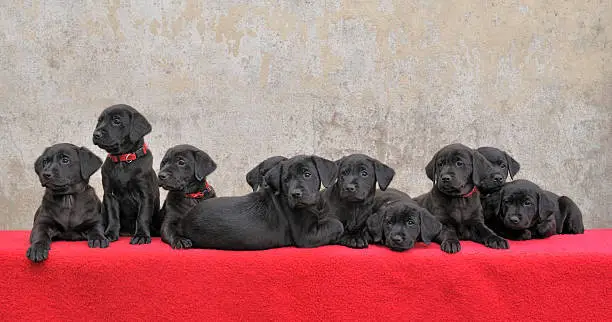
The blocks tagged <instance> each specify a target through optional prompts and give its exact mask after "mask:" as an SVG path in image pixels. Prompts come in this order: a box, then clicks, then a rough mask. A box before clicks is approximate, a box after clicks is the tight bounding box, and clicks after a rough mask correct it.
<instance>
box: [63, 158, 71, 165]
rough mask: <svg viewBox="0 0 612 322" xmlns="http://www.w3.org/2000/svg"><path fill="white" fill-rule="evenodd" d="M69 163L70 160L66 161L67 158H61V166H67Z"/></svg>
mask: <svg viewBox="0 0 612 322" xmlns="http://www.w3.org/2000/svg"><path fill="white" fill-rule="evenodd" d="M69 163H70V159H68V157H62V164H69Z"/></svg>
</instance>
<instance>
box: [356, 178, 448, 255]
mask: <svg viewBox="0 0 612 322" xmlns="http://www.w3.org/2000/svg"><path fill="white" fill-rule="evenodd" d="M372 211H373V212H374V213H373V214H372V215H371V216H370V218H368V221H367V225H368V234H369V235H370V238H371V240H370V241H372V242H374V243H378V244H383V245H385V246H387V247H389V248H390V249H391V250H394V251H404V250H408V249H410V248H412V247H414V244H415V242H416V241H417V240H420V241H422V242H424V243H425V244H429V243H430V242H431V241H432V240H434V239H435V238H436V237H437V236H438V234H439V233H440V230H442V224H441V223H440V222H439V221H438V220H437V219H436V218H435V217H434V216H432V215H431V214H430V213H429V211H427V209H425V208H422V207H421V206H419V205H418V204H417V203H416V201H414V200H412V198H410V196H409V195H407V194H406V193H403V192H401V191H399V190H396V189H387V190H386V191H376V197H375V198H374V208H373V209H372Z"/></svg>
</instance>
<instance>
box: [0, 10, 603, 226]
mask: <svg viewBox="0 0 612 322" xmlns="http://www.w3.org/2000/svg"><path fill="white" fill-rule="evenodd" d="M102 2H103V1H43V2H40V1H34V2H33V1H2V3H0V44H1V51H0V104H2V105H1V113H0V127H1V130H0V134H1V135H0V151H2V152H1V153H0V165H1V167H2V170H3V171H2V176H1V177H2V179H1V182H0V229H29V228H30V227H31V223H32V219H33V215H34V211H35V209H36V207H37V204H38V203H39V201H40V198H41V196H42V193H43V189H42V188H41V187H40V185H39V184H38V181H37V178H36V176H35V174H34V171H33V163H34V160H35V159H36V157H37V156H38V155H39V154H40V153H41V152H42V151H43V149H44V147H45V146H48V145H51V144H53V143H57V142H72V143H74V144H77V145H85V146H88V147H90V148H91V149H92V150H94V151H95V152H96V153H97V154H98V155H99V156H101V157H103V156H104V153H103V151H101V150H99V149H98V148H96V147H95V146H93V144H92V142H91V133H92V131H93V128H94V125H95V120H96V117H97V116H98V114H99V113H100V111H101V110H102V109H103V108H104V107H106V106H108V105H111V104H114V103H127V104H130V105H132V106H134V107H136V108H137V109H139V110H140V111H141V112H142V113H143V114H145V115H146V116H147V117H148V119H149V120H150V122H151V123H152V124H153V132H152V133H151V134H150V135H149V136H148V138H147V141H148V142H149V144H150V146H151V148H152V149H153V151H154V157H155V164H156V169H157V168H158V167H159V161H160V160H161V156H162V155H163V153H164V151H165V150H166V149H167V148H169V147H170V146H172V145H174V144H179V143H190V144H194V145H196V146H198V147H201V148H202V149H204V150H206V151H207V152H208V153H209V154H210V155H211V156H212V157H213V158H214V159H215V160H216V161H217V163H218V164H219V167H218V170H217V171H216V172H215V173H214V174H213V175H212V176H210V181H211V183H212V184H213V185H214V186H215V188H216V190H217V191H218V193H219V194H220V195H239V194H244V193H246V192H247V191H248V187H247V185H246V183H245V181H244V174H245V173H246V171H247V170H248V169H249V168H251V167H252V166H254V165H255V164H256V163H257V162H259V161H260V160H262V159H263V158H265V157H267V156H270V155H276V154H281V155H287V156H288V155H293V154H296V153H316V154H319V155H321V156H324V157H327V158H332V159H334V158H338V157H340V156H341V155H343V154H347V153H351V152H358V151H360V152H364V153H367V154H370V155H372V156H374V157H376V158H378V159H380V160H382V161H384V162H386V163H387V164H389V165H391V166H392V167H394V168H395V169H396V171H397V176H396V178H395V180H394V182H393V183H392V185H393V186H394V187H397V188H400V189H404V190H405V191H407V192H408V193H410V194H413V195H417V194H420V193H422V192H425V191H427V190H428V189H429V188H430V186H431V183H430V182H429V181H428V179H427V177H426V176H425V173H424V170H423V168H424V166H425V165H426V163H427V162H428V161H429V159H430V157H431V156H432V155H433V153H434V152H435V151H436V150H437V149H439V148H440V147H442V146H443V145H445V144H448V143H451V142H463V143H465V144H467V145H470V146H473V147H476V146H480V145H494V146H498V147H501V148H504V149H506V150H508V151H509V152H510V153H511V154H512V155H513V156H514V157H515V158H516V159H517V160H519V162H521V165H522V169H521V172H520V173H519V175H518V177H519V178H528V179H531V180H533V181H535V182H537V183H539V184H541V185H542V186H543V187H545V188H547V189H549V190H553V191H555V192H557V193H560V194H566V195H568V196H570V197H572V198H574V200H575V201H576V202H577V203H578V204H579V205H580V207H581V208H582V210H583V212H584V215H585V224H586V226H587V227H591V228H592V227H612V216H611V215H610V212H609V209H610V208H611V206H612V204H611V202H612V193H611V190H612V189H611V188H610V181H612V175H611V172H612V169H611V167H610V154H611V152H610V147H611V146H612V142H611V138H612V133H611V121H612V117H611V109H612V43H611V41H612V28H611V27H610V26H611V19H612V4H611V1H610V0H602V1H539V0H531V1H527V0H525V1H495V0H492V1H473V0H472V1H469V0H461V1H425V0H420V1H419V0H411V1H405V0H401V1H399V0H398V1H392V0H384V1H349V0H347V1H339V0H337V1H334V0H327V1H311V0H310V1H308V0H300V1H248V2H247V1H208V2H206V3H205V4H200V1H188V2H184V3H181V2H180V1H131V2H127V1H126V2H123V1H110V2H106V1H104V3H103V4H102ZM204 2H205V1H204ZM91 182H92V184H93V185H94V187H95V188H96V189H97V190H98V193H99V194H100V195H101V194H102V187H101V182H100V173H99V172H98V173H96V174H95V175H94V177H93V178H92V180H91Z"/></svg>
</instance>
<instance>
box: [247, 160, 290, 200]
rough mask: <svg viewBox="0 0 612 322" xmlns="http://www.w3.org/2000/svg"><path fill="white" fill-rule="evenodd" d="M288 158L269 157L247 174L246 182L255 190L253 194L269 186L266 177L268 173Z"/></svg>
mask: <svg viewBox="0 0 612 322" xmlns="http://www.w3.org/2000/svg"><path fill="white" fill-rule="evenodd" d="M285 160H287V158H285V157H283V156H273V157H269V158H267V159H265V160H263V161H261V163H259V164H258V165H256V166H255V167H254V168H253V169H251V171H249V172H248V173H247V174H246V181H247V183H248V184H249V186H251V188H253V192H255V191H257V190H259V188H265V187H266V186H267V184H266V181H265V180H264V177H265V176H266V173H268V171H269V170H270V169H272V168H274V166H276V165H277V164H278V163H279V162H281V161H285Z"/></svg>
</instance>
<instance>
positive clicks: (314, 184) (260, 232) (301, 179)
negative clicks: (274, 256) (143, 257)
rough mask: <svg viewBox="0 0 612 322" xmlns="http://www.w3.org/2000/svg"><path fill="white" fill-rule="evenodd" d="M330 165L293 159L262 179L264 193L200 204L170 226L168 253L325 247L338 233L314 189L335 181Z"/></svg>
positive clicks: (309, 158)
mask: <svg viewBox="0 0 612 322" xmlns="http://www.w3.org/2000/svg"><path fill="white" fill-rule="evenodd" d="M336 171H337V168H336V165H335V164H334V162H332V161H329V160H326V159H323V158H320V157H318V156H304V155H302V156H296V157H293V158H291V159H288V160H286V161H282V162H279V163H278V164H277V165H276V166H274V167H273V168H272V169H270V170H269V171H268V173H266V176H265V181H266V183H267V185H268V186H267V187H265V188H263V189H260V190H258V191H256V192H252V193H250V194H248V195H245V196H241V197H218V198H213V199H209V200H205V201H202V202H201V203H199V204H198V205H196V206H195V207H193V208H192V209H191V210H190V211H189V212H188V213H187V214H186V215H185V216H184V217H183V218H182V219H180V220H179V221H178V222H177V223H175V225H176V227H177V230H176V238H175V239H174V241H173V242H172V243H171V246H172V247H174V248H190V247H195V248H212V249H228V250H259V249H269V248H276V247H283V246H297V247H316V246H321V245H326V244H329V243H330V242H332V241H333V240H335V239H336V238H338V237H339V236H340V235H341V234H342V232H343V231H344V229H343V227H342V224H341V223H340V222H339V221H338V220H336V219H334V218H330V217H327V216H326V213H325V211H324V203H323V200H322V199H321V196H320V193H319V189H320V186H321V184H323V186H325V187H328V186H330V185H331V183H332V182H333V181H334V179H335V176H336Z"/></svg>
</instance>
